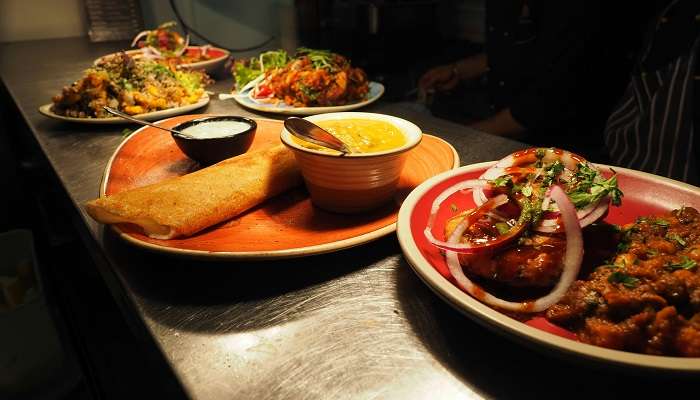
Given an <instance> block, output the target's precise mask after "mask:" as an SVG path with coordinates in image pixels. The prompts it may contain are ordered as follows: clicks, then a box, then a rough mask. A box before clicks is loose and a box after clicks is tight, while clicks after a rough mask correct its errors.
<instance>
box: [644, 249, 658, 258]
mask: <svg viewBox="0 0 700 400" xmlns="http://www.w3.org/2000/svg"><path fill="white" fill-rule="evenodd" d="M646 253H647V255H648V256H650V257H653V256H658V255H659V252H658V251H657V250H654V249H648V250H647V251H646Z"/></svg>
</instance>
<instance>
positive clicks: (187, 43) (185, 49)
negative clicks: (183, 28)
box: [173, 35, 190, 57]
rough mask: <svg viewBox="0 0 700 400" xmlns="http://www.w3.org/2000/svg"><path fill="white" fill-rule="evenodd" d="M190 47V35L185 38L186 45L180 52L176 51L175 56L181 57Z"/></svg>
mask: <svg viewBox="0 0 700 400" xmlns="http://www.w3.org/2000/svg"><path fill="white" fill-rule="evenodd" d="M189 45H190V35H187V36H185V44H184V45H183V46H182V47H181V48H180V50H175V51H174V52H173V56H175V57H180V56H181V55H183V54H184V53H185V51H187V46H189Z"/></svg>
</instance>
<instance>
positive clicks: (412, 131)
mask: <svg viewBox="0 0 700 400" xmlns="http://www.w3.org/2000/svg"><path fill="white" fill-rule="evenodd" d="M353 118H356V119H371V120H375V121H385V122H389V123H390V124H392V125H394V126H395V127H396V128H397V129H399V130H400V131H401V133H402V134H403V135H404V137H405V138H406V143H405V144H404V145H402V146H399V147H396V148H394V149H389V150H384V151H376V152H371V153H346V154H342V153H340V152H333V153H328V152H325V151H319V150H314V149H310V148H308V147H304V146H302V145H300V144H298V143H296V142H295V141H294V140H292V134H291V133H289V131H288V130H287V129H286V128H283V129H282V132H281V133H280V140H282V143H284V144H285V145H286V146H287V147H290V148H292V149H293V150H296V151H301V152H304V153H309V154H314V155H318V156H323V157H333V158H341V157H342V158H368V157H381V156H386V155H393V154H400V153H404V152H406V151H409V150H411V149H413V148H414V147H416V146H418V145H419V144H420V142H421V139H422V138H423V131H421V129H420V128H419V127H418V126H417V125H416V124H414V123H413V122H410V121H407V120H405V119H403V118H399V117H395V116H393V115H387V114H378V113H368V112H336V113H325V114H317V115H312V116H309V117H305V118H304V119H306V120H309V121H311V122H314V123H315V122H318V121H327V120H338V119H353Z"/></svg>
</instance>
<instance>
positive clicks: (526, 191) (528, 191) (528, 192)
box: [520, 185, 532, 197]
mask: <svg viewBox="0 0 700 400" xmlns="http://www.w3.org/2000/svg"><path fill="white" fill-rule="evenodd" d="M520 193H522V194H523V196H527V197H530V196H532V186H530V185H527V186H524V187H523V188H522V189H521V190H520Z"/></svg>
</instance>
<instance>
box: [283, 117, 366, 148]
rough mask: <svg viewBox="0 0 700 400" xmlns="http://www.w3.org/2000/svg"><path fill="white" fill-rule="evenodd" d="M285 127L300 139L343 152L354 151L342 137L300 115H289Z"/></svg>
mask: <svg viewBox="0 0 700 400" xmlns="http://www.w3.org/2000/svg"><path fill="white" fill-rule="evenodd" d="M284 127H285V128H287V130H288V131H289V133H291V134H292V135H294V136H296V137H298V138H299V139H302V140H306V141H307V142H311V143H313V144H317V145H319V146H323V147H327V148H329V149H332V150H337V151H339V152H341V153H352V151H351V150H350V148H349V147H348V146H347V145H346V144H345V143H343V142H342V141H341V140H340V139H338V138H337V137H335V136H333V135H331V134H330V133H328V131H326V130H325V129H323V128H321V127H320V126H318V125H316V124H314V123H313V122H311V121H308V120H305V119H303V118H298V117H289V118H287V119H285V120H284Z"/></svg>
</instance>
